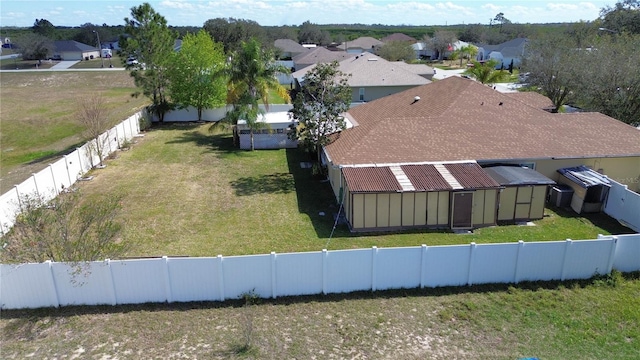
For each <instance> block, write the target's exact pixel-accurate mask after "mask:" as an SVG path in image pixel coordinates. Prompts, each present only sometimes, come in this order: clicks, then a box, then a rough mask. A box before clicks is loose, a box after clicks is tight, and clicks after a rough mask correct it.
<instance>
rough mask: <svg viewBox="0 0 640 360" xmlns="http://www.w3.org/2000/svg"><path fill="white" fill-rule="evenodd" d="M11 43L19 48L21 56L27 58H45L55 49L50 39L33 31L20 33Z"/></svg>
mask: <svg viewBox="0 0 640 360" xmlns="http://www.w3.org/2000/svg"><path fill="white" fill-rule="evenodd" d="M13 43H14V44H16V45H17V46H18V47H19V48H20V52H21V53H22V58H23V59H27V60H44V59H47V58H48V57H49V56H51V55H52V54H53V52H54V50H55V45H54V43H53V41H52V40H51V39H49V38H48V37H45V36H43V35H39V34H34V33H24V34H21V35H20V36H19V37H18V38H17V39H15V40H14V42H13Z"/></svg>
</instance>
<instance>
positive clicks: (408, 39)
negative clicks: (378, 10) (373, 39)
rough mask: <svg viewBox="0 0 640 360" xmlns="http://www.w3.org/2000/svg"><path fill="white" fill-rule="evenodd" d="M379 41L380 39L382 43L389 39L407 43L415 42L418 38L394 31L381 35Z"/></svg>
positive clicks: (389, 40)
mask: <svg viewBox="0 0 640 360" xmlns="http://www.w3.org/2000/svg"><path fill="white" fill-rule="evenodd" d="M380 41H382V42H383V43H388V42H391V41H402V42H406V43H409V44H415V43H416V42H417V41H418V40H416V39H414V38H412V37H411V36H409V35H406V34H403V33H394V34H391V35H388V36H385V37H383V38H382V39H380Z"/></svg>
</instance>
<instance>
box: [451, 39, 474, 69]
mask: <svg viewBox="0 0 640 360" xmlns="http://www.w3.org/2000/svg"><path fill="white" fill-rule="evenodd" d="M477 54H478V48H477V47H475V46H473V45H471V44H469V45H465V46H462V47H461V48H459V49H457V50H455V51H454V52H453V54H452V55H453V56H455V57H456V58H458V59H460V67H462V61H463V60H464V59H466V60H467V61H469V60H471V59H473V58H475V56H476V55H477Z"/></svg>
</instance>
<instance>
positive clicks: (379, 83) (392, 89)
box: [292, 52, 430, 103]
mask: <svg viewBox="0 0 640 360" xmlns="http://www.w3.org/2000/svg"><path fill="white" fill-rule="evenodd" d="M313 68H314V67H313V66H310V67H307V68H304V69H302V70H299V71H296V72H294V73H293V74H292V75H293V77H294V79H295V81H296V86H297V87H301V86H304V77H305V75H306V74H307V72H309V71H311V70H312V69H313ZM339 70H340V71H342V72H343V73H345V74H349V75H350V76H349V78H348V79H347V84H348V85H349V87H351V89H352V94H353V95H352V102H354V103H356V102H367V101H373V100H375V99H379V98H381V97H384V96H388V95H391V94H395V93H398V92H401V91H404V90H407V89H410V88H412V87H416V86H419V85H424V84H428V83H429V82H430V81H429V80H427V79H426V78H425V77H423V76H420V75H418V74H416V73H415V72H413V71H409V70H406V67H405V66H399V65H397V64H396V63H395V62H389V61H387V60H385V59H383V58H381V57H379V56H377V55H374V54H371V53H367V52H365V53H362V54H359V55H356V56H351V57H350V58H348V59H345V60H342V61H340V63H339Z"/></svg>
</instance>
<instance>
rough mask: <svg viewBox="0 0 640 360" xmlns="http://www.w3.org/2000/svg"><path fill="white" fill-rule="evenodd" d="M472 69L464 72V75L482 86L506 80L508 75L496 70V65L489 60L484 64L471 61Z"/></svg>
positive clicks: (493, 61)
mask: <svg viewBox="0 0 640 360" xmlns="http://www.w3.org/2000/svg"><path fill="white" fill-rule="evenodd" d="M472 63H473V67H470V68H468V69H467V70H465V72H464V73H465V75H469V76H471V77H472V78H474V79H476V80H477V81H479V82H480V83H482V84H495V83H497V82H501V81H504V80H506V79H507V78H508V77H509V73H508V72H506V71H503V70H496V65H497V64H498V63H497V62H496V61H495V60H489V61H487V62H485V63H480V62H478V61H472Z"/></svg>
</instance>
